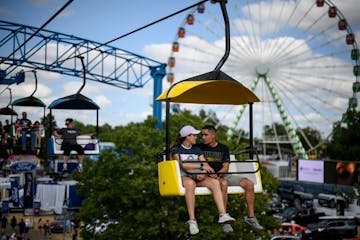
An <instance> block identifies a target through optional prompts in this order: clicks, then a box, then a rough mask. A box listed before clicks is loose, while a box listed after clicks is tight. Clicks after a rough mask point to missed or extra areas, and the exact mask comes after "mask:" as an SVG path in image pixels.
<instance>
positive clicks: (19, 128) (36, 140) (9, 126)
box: [0, 112, 44, 156]
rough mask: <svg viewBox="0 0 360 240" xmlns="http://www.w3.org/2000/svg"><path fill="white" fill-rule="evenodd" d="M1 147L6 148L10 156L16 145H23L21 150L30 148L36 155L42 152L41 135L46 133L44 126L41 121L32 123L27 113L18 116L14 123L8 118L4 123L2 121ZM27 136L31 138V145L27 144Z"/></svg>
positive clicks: (0, 127)
mask: <svg viewBox="0 0 360 240" xmlns="http://www.w3.org/2000/svg"><path fill="white" fill-rule="evenodd" d="M0 134H1V147H2V148H4V149H6V154H7V155H8V156H10V155H12V154H13V151H14V147H15V146H16V145H19V146H21V151H22V152H26V151H28V150H30V151H31V152H32V153H35V154H36V155H39V154H40V149H41V137H42V136H43V134H44V128H43V126H42V124H41V123H40V121H35V122H34V123H32V121H31V120H30V119H28V117H27V113H26V112H23V113H22V118H18V119H16V120H15V122H14V123H10V121H9V120H8V119H6V120H5V122H4V124H3V123H2V122H1V121H0ZM27 138H30V147H28V144H27Z"/></svg>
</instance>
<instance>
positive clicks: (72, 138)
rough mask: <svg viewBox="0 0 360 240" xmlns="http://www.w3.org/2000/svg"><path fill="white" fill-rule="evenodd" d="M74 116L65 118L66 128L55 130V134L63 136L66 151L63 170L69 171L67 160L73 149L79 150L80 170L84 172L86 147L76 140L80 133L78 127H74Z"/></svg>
mask: <svg viewBox="0 0 360 240" xmlns="http://www.w3.org/2000/svg"><path fill="white" fill-rule="evenodd" d="M72 122H73V120H72V118H67V119H66V120H65V125H66V128H62V129H59V130H57V131H54V133H53V134H54V136H55V137H57V138H62V144H61V150H63V151H64V155H63V160H64V163H63V172H66V171H67V162H68V160H69V157H70V152H71V151H72V150H74V151H76V152H77V158H78V161H79V165H78V171H79V172H82V169H83V160H84V148H83V147H82V146H81V145H79V144H78V143H77V141H76V137H77V136H79V135H80V131H79V130H78V129H75V128H73V125H72Z"/></svg>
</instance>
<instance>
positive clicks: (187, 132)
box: [180, 125, 200, 137]
mask: <svg viewBox="0 0 360 240" xmlns="http://www.w3.org/2000/svg"><path fill="white" fill-rule="evenodd" d="M199 133H200V130H197V129H195V128H194V127H193V126H190V125H186V126H184V127H182V128H181V130H180V136H181V137H186V136H189V135H190V134H199Z"/></svg>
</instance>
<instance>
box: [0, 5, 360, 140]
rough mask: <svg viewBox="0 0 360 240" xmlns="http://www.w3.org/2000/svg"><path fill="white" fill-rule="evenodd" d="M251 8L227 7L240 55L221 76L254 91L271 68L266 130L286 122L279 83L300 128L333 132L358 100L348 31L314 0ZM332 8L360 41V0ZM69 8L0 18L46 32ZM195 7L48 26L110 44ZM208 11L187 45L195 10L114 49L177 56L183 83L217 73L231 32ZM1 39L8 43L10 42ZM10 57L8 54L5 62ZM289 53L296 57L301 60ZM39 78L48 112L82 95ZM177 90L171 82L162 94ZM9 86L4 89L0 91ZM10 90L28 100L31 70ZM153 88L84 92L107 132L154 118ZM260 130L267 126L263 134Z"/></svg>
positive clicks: (117, 12) (112, 12) (99, 10)
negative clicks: (175, 48) (260, 74)
mask: <svg viewBox="0 0 360 240" xmlns="http://www.w3.org/2000/svg"><path fill="white" fill-rule="evenodd" d="M250 2H253V4H250V5H249V6H243V5H242V4H243V3H244V1H235V0H229V3H228V4H227V5H228V11H229V18H230V21H231V29H232V36H231V37H232V49H231V51H232V52H231V55H230V57H229V59H228V61H227V62H226V64H225V65H224V67H223V68H222V70H223V71H226V72H227V73H229V75H231V76H233V77H235V78H236V79H241V80H240V82H242V83H243V84H244V85H246V86H247V87H251V85H252V84H253V81H254V79H255V78H256V74H254V69H256V68H258V67H259V66H260V65H261V66H265V67H266V68H268V69H270V71H269V72H268V73H269V74H268V75H267V76H268V77H269V79H270V80H272V81H270V83H266V81H259V83H258V85H257V90H256V91H257V92H256V93H257V95H258V96H261V97H260V98H261V100H262V102H263V103H264V104H263V105H259V108H258V109H257V111H256V112H255V121H256V122H258V123H259V124H258V125H259V126H263V125H264V124H269V123H270V122H274V121H275V122H276V121H281V118H282V116H281V114H280V113H279V112H278V111H277V110H276V109H275V108H274V106H270V105H271V103H270V102H273V100H271V99H273V97H274V95H271V91H269V90H266V89H267V88H268V87H269V84H272V85H273V86H274V87H275V88H276V89H278V90H277V95H278V97H280V99H281V104H282V105H283V108H284V109H285V110H286V112H287V113H288V116H289V119H291V121H292V122H293V123H294V124H298V125H299V126H304V127H305V126H309V125H310V126H313V127H315V128H321V129H320V131H321V133H322V134H324V135H326V134H327V133H328V132H329V129H330V128H331V124H332V122H333V121H335V120H338V119H339V117H341V114H342V112H343V111H344V110H345V109H346V105H347V101H348V98H349V97H351V96H352V92H351V86H352V83H353V82H354V78H353V76H352V73H351V70H352V66H353V63H351V61H349V59H347V56H348V55H349V53H350V51H351V48H349V46H347V45H346V44H345V40H344V33H343V32H341V33H340V32H339V31H338V30H337V29H336V28H337V22H336V21H334V19H330V18H328V17H327V16H326V13H327V12H326V10H324V9H320V8H319V9H315V10H314V11H312V12H307V9H308V7H309V6H310V5H311V4H312V3H313V2H314V1H312V0H302V1H300V2H301V4H299V5H297V2H298V1H293V0H292V1H285V2H284V1H280V0H274V1H264V2H262V3H261V4H260V7H259V6H256V5H257V3H259V2H260V1H250ZM332 2H333V3H334V4H335V5H336V6H337V7H338V8H339V9H340V11H341V13H342V14H343V16H345V18H346V19H347V21H348V22H349V24H350V26H351V27H352V31H353V33H354V34H355V36H359V35H360V16H359V14H358V12H359V10H360V9H359V7H358V1H357V0H347V1H341V0H332ZM65 3H66V1H58V0H18V1H13V0H2V1H0V20H4V21H9V22H14V23H20V24H25V25H29V26H34V27H40V26H41V25H42V24H44V23H45V22H46V21H47V20H48V19H49V18H50V17H51V16H52V15H53V14H54V13H55V12H56V11H57V10H58V9H60V8H61V7H62V6H63V5H64V4H65ZM194 3H196V1H193V0H181V1H180V0H166V1H161V0H154V1H148V0H134V1H117V0H104V1H94V0H75V1H73V2H72V3H71V4H70V5H69V6H68V7H67V8H66V9H65V10H64V11H63V12H62V13H61V14H60V15H59V16H58V17H57V18H55V19H54V20H53V21H52V22H51V23H50V24H48V25H47V26H46V27H45V29H47V30H52V31H56V32H60V33H64V34H70V35H74V36H77V37H81V38H85V39H89V40H93V41H97V42H102V43H103V42H107V41H109V40H111V39H114V38H116V37H118V36H121V35H123V34H125V33H128V32H130V31H132V30H135V29H137V28H139V27H142V26H144V25H146V24H148V23H150V22H153V21H155V20H158V19H160V18H162V17H164V16H167V15H169V14H171V13H173V12H176V11H178V10H180V9H183V8H185V7H187V6H190V5H192V4H194ZM206 4H207V5H206V9H205V12H206V14H203V15H200V14H197V13H195V21H196V22H195V24H194V25H193V26H186V29H187V32H186V37H185V38H184V39H178V38H177V37H176V34H177V30H178V28H179V27H180V26H185V25H184V19H185V18H186V16H187V14H188V13H189V12H184V13H182V14H179V15H177V16H175V17H172V18H170V19H168V20H165V21H163V22H161V23H158V24H156V25H154V26H151V27H149V28H146V29H144V30H141V31H139V32H137V33H134V34H132V35H130V36H127V37H125V38H122V39H120V40H117V41H115V42H113V43H111V45H112V46H115V47H118V48H121V49H124V50H127V51H130V52H133V53H136V54H138V55H141V56H145V57H149V58H151V59H154V60H156V61H159V62H164V63H166V62H167V59H168V57H169V56H174V57H175V58H176V64H177V65H176V66H175V67H174V68H173V69H170V68H168V69H167V71H168V72H174V73H175V81H178V80H181V79H184V78H187V77H190V76H192V75H195V74H200V73H204V72H208V71H211V70H213V68H214V67H215V65H216V63H217V62H218V61H219V60H220V58H221V56H222V54H223V53H224V30H223V27H222V23H223V20H222V15H221V13H220V8H219V6H218V5H217V4H211V3H206ZM294 6H296V7H294ZM294 9H295V10H294ZM326 9H327V7H326ZM293 10H294V11H293ZM301 19H303V20H301ZM300 20H301V21H300ZM319 33H321V34H319ZM1 34H3V33H1V32H0V38H2V37H3V35H1ZM319 36H320V37H319ZM259 39H261V40H259ZM174 40H177V41H179V43H180V52H179V53H174V52H172V51H171V45H172V42H173V41H174ZM328 42H330V44H328ZM290 46H291V48H290ZM10 51H11V49H1V48H0V54H1V56H4V55H6V53H8V54H9V52H10ZM285 56H293V58H292V59H293V60H289V59H286V58H285ZM0 68H1V65H0ZM325 71H326V72H325ZM37 78H38V90H37V92H36V94H35V96H36V97H38V98H40V99H42V100H43V101H44V102H45V104H47V105H49V104H50V103H51V102H52V101H53V100H55V99H57V98H60V97H64V96H67V95H70V94H73V93H75V92H76V91H77V90H78V89H79V88H80V86H81V85H82V79H81V78H76V77H70V76H65V75H64V76H62V75H60V74H55V73H51V72H46V71H40V70H38V71H37ZM169 86H170V85H169V84H168V83H167V82H166V78H164V81H163V88H164V89H165V88H167V87H169ZM5 87H6V85H0V92H2V91H3V89H4V88H5ZM11 88H12V93H13V100H14V99H17V98H20V97H26V96H29V95H30V94H31V93H32V92H33V90H34V77H33V75H32V74H31V73H26V80H25V82H24V83H22V84H20V85H17V86H15V85H12V86H11ZM152 89H153V83H152V81H149V82H148V83H147V84H146V85H145V86H144V87H143V88H139V89H133V90H124V89H121V88H116V87H113V86H109V85H106V84H101V83H97V82H93V81H87V83H86V86H85V87H84V89H83V91H82V94H84V95H85V96H88V97H90V98H91V99H93V100H94V101H95V102H96V103H97V104H98V105H99V106H100V114H99V115H100V118H99V123H100V125H102V124H104V123H108V124H110V125H112V126H117V125H126V124H127V123H129V122H140V121H142V120H144V119H145V118H146V117H147V116H148V115H152V99H153V90H152ZM275 98H276V96H275ZM8 101H9V95H8V93H7V92H6V91H5V92H3V93H2V94H1V95H0V102H1V104H0V105H1V106H2V105H5V104H7V103H8ZM272 105H274V104H272ZM275 105H276V104H275ZM183 108H186V109H190V110H192V111H194V112H195V113H197V112H198V111H199V109H200V107H199V106H193V105H188V106H184V107H183ZM15 110H16V111H17V112H21V111H27V112H28V113H29V118H30V119H32V120H33V121H35V120H37V119H39V118H40V117H41V116H42V110H39V109H34V108H20V107H17V108H16V109H15ZM206 110H207V111H214V112H216V114H217V116H218V117H219V118H220V119H221V120H222V121H224V123H225V124H229V125H232V124H235V123H234V122H238V123H236V124H238V125H240V126H242V125H245V124H246V121H247V117H246V116H241V117H240V116H239V107H233V106H231V107H223V106H221V107H219V106H210V107H206ZM47 111H48V110H47ZM54 115H55V117H56V119H55V120H56V121H57V122H58V125H60V126H61V123H62V122H64V119H65V118H66V117H72V118H74V119H76V120H79V121H81V122H84V123H86V124H95V123H96V122H95V113H93V112H87V111H81V112H80V111H58V112H54ZM238 118H239V119H240V120H239V121H237V119H238ZM3 119H4V118H3V117H1V118H0V120H3ZM241 121H242V122H241ZM260 132H261V129H259V130H258V131H257V134H260Z"/></svg>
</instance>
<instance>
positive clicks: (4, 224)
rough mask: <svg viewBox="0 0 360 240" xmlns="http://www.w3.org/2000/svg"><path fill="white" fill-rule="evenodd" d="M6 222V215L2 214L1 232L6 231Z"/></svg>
mask: <svg viewBox="0 0 360 240" xmlns="http://www.w3.org/2000/svg"><path fill="white" fill-rule="evenodd" d="M7 222H8V219H7V217H6V215H4V216H3V217H2V219H1V231H2V234H5V232H6V226H7Z"/></svg>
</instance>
